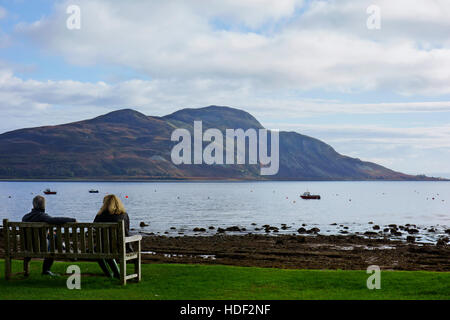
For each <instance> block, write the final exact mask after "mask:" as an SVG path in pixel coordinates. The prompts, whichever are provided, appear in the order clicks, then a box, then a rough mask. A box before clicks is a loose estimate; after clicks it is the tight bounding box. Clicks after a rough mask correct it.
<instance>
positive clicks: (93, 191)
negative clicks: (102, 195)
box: [89, 189, 98, 193]
mask: <svg viewBox="0 0 450 320" xmlns="http://www.w3.org/2000/svg"><path fill="white" fill-rule="evenodd" d="M89 193H98V190H94V189H91V190H89Z"/></svg>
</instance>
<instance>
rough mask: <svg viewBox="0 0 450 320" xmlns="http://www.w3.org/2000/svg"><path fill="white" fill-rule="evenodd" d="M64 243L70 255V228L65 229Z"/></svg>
mask: <svg viewBox="0 0 450 320" xmlns="http://www.w3.org/2000/svg"><path fill="white" fill-rule="evenodd" d="M64 243H65V245H66V253H70V252H71V249H70V247H71V246H70V227H64Z"/></svg>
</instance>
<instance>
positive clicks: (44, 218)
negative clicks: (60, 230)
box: [22, 209, 77, 224]
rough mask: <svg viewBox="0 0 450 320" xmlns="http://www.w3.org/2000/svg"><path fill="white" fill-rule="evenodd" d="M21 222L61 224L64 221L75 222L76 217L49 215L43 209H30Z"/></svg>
mask: <svg viewBox="0 0 450 320" xmlns="http://www.w3.org/2000/svg"><path fill="white" fill-rule="evenodd" d="M22 221H23V222H47V223H51V224H63V223H66V222H77V220H76V219H73V218H63V217H51V216H49V215H48V214H46V213H45V210H36V209H33V210H31V212H30V213H27V214H26V215H24V216H23V218H22Z"/></svg>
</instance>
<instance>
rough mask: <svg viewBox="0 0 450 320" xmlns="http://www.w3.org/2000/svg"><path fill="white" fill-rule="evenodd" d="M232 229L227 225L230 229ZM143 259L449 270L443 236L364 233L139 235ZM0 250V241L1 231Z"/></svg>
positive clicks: (449, 247) (0, 244)
mask: <svg viewBox="0 0 450 320" xmlns="http://www.w3.org/2000/svg"><path fill="white" fill-rule="evenodd" d="M230 230H231V229H230ZM142 251H143V253H142V261H143V263H192V264H198V263H200V264H225V265H235V266H257V267H273V268H289V269H343V270H358V269H362V270H365V269H366V268H367V267H368V266H369V265H378V266H380V268H381V269H382V270H427V271H445V272H449V271H450V245H449V243H448V238H442V239H441V241H437V243H435V244H432V243H415V242H413V241H410V242H407V241H402V240H393V239H389V238H386V237H383V238H381V237H370V236H367V235H365V236H364V235H320V234H316V233H315V232H314V231H312V232H310V234H305V235H302V234H298V235H283V234H280V235H275V236H274V235H261V234H244V235H229V234H227V232H226V231H225V232H223V233H216V234H215V235H212V236H206V237H205V236H166V235H160V236H158V235H144V236H143V241H142ZM0 254H1V255H2V254H3V239H2V235H1V233H0Z"/></svg>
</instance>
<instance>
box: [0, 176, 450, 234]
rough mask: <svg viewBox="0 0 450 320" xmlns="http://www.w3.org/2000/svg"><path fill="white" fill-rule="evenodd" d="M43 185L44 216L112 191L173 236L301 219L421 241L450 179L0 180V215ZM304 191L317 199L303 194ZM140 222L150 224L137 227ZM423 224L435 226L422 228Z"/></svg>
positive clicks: (444, 203)
mask: <svg viewBox="0 0 450 320" xmlns="http://www.w3.org/2000/svg"><path fill="white" fill-rule="evenodd" d="M46 188H50V189H52V190H56V191H57V192H58V193H57V195H48V196H46V199H47V212H48V213H49V214H51V215H54V216H69V217H75V218H76V219H77V220H78V221H80V222H81V221H82V222H90V221H92V220H93V219H94V217H95V215H96V212H97V211H98V209H99V208H100V206H101V204H102V199H103V197H104V196H105V195H106V194H111V193H113V194H116V195H118V196H119V197H120V198H121V199H122V200H123V202H124V204H125V207H126V209H127V212H128V214H129V216H130V219H131V225H132V227H133V228H135V229H136V231H145V232H149V233H150V232H153V233H155V234H164V233H165V232H167V234H168V235H173V236H177V235H179V233H182V234H186V235H192V234H195V233H194V232H193V231H192V229H193V228H195V227H202V228H205V229H207V232H204V233H200V234H205V235H208V234H214V233H215V232H216V231H215V230H208V227H209V226H214V227H215V228H216V229H217V228H218V227H222V228H225V227H229V226H234V225H237V226H239V227H244V228H246V229H247V232H253V233H264V231H263V230H262V231H255V230H254V229H255V228H260V227H261V226H262V225H264V224H269V225H272V226H277V227H280V226H281V224H286V225H287V226H288V227H289V228H288V229H286V230H281V229H280V233H296V230H297V229H298V228H299V227H301V226H302V224H306V225H307V226H306V228H311V227H318V228H319V229H320V230H321V231H320V233H321V234H338V233H339V232H341V231H344V230H345V231H347V232H350V233H352V232H364V231H367V230H372V227H373V225H379V226H380V227H381V230H382V229H383V226H385V225H388V224H398V225H404V224H407V223H409V224H416V225H417V227H418V228H419V229H420V235H419V236H420V237H421V240H422V241H433V240H435V239H436V238H437V237H439V236H441V235H443V234H444V232H445V229H447V228H448V226H449V225H450V182H0V197H1V198H2V199H3V201H2V205H1V206H0V218H2V219H3V218H8V219H10V220H15V221H20V220H21V218H22V216H23V215H24V214H25V213H27V212H29V211H30V209H31V200H32V198H33V197H34V196H35V195H37V194H43V190H44V189H46ZM89 189H98V190H99V193H98V194H91V193H89V192H88V190H89ZM307 190H308V191H310V192H311V193H314V194H315V193H317V194H320V195H321V197H322V199H321V200H302V199H301V198H300V197H299V196H300V194H302V193H303V192H304V191H307ZM141 221H144V222H146V223H148V224H149V226H148V227H145V228H143V229H142V228H140V227H139V223H140V222H141ZM369 222H373V224H369ZM332 223H337V225H331V224H332ZM254 224H256V225H254ZM340 225H343V226H340ZM171 227H175V228H176V229H175V230H173V229H171ZM344 227H347V228H348V229H344ZM430 227H434V228H436V229H437V232H430V231H428V230H426V229H428V228H430ZM405 236H406V234H404V237H405Z"/></svg>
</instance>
